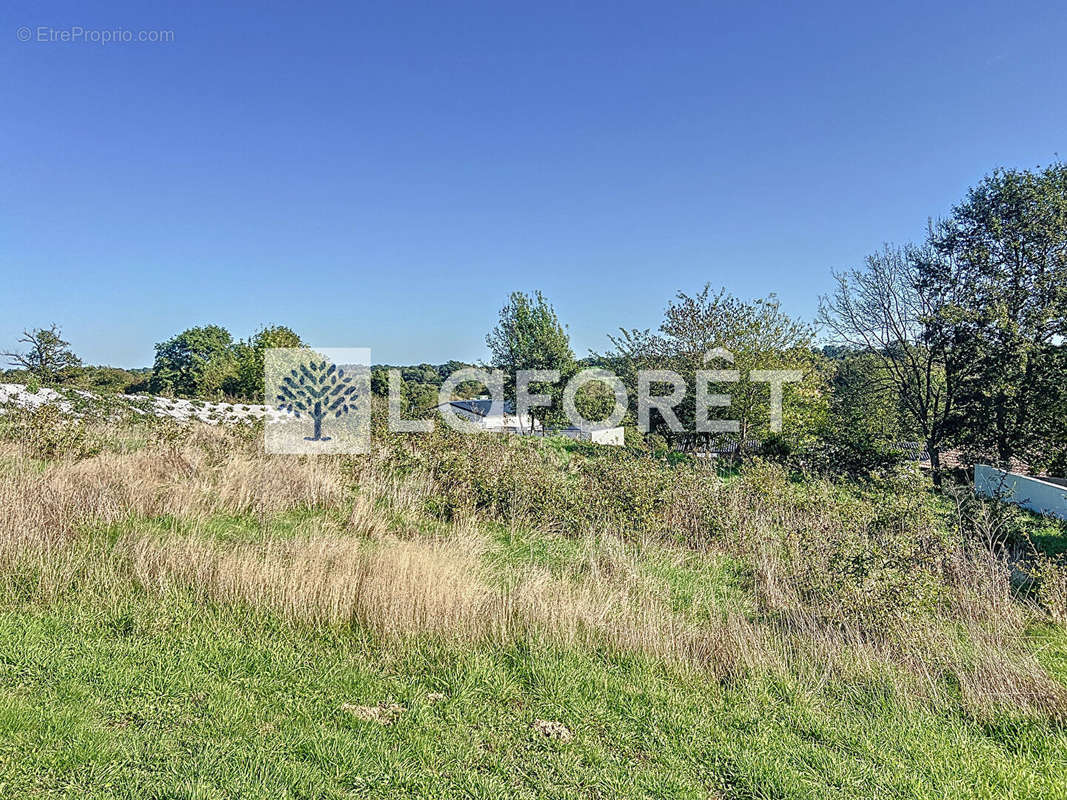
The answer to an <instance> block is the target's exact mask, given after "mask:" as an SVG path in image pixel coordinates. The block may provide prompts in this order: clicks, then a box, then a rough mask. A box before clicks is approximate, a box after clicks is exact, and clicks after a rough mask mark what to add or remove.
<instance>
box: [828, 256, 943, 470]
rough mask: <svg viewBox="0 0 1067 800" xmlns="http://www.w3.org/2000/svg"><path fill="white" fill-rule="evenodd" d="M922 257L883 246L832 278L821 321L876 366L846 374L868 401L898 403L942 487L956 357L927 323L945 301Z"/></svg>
mask: <svg viewBox="0 0 1067 800" xmlns="http://www.w3.org/2000/svg"><path fill="white" fill-rule="evenodd" d="M926 258H927V256H926V255H925V254H924V253H922V252H920V251H918V250H916V249H915V248H910V249H904V250H902V249H899V248H891V247H888V246H887V247H885V248H884V249H883V250H882V252H880V253H875V254H873V255H871V256H868V257H867V259H866V262H865V264H864V266H863V267H862V268H859V269H853V270H850V271H848V272H844V273H835V274H834V278H835V279H836V281H837V288H836V290H835V291H834V293H833V294H832V295H830V296H828V297H823V298H821V299H820V304H819V319H820V321H821V322H822V324H823V325H825V326H826V328H827V330H828V331H829V333H830V335H831V336H832V337H833V339H834V341H835V343H837V344H839V345H845V346H848V347H850V348H853V349H854V350H858V351H860V352H862V353H864V354H865V355H867V356H869V357H870V358H872V359H875V360H876V361H877V365H878V368H876V369H875V368H867V369H864V370H862V371H859V372H853V373H852V376H851V377H853V378H855V379H856V380H857V383H858V388H860V389H861V390H862V391H864V392H865V393H867V394H868V395H870V396H874V397H877V396H879V395H881V396H883V397H884V396H885V393H891V395H890V396H891V397H895V398H896V399H897V401H898V402H899V405H900V408H901V410H902V412H903V414H904V415H905V418H906V420H907V425H908V426H909V427H912V428H914V430H915V431H916V432H917V433H918V434H919V436H920V437H921V439H922V442H923V444H924V445H925V446H926V449H927V451H928V452H929V454H930V461H931V465H932V467H933V475H934V480H935V482H939V481H940V480H941V469H940V452H941V449H942V448H943V447H944V445H945V442H946V440H947V437H948V434H949V426H948V419H949V417H950V415H951V414H952V413H953V411H954V394H955V390H956V386H955V384H954V383H953V382H952V381H950V380H947V379H946V369H947V366H946V364H947V361H948V360H949V359H951V358H952V357H953V353H952V351H951V350H950V349H949V348H947V346H946V342H945V340H944V338H943V337H942V336H939V335H937V333H936V331H932V330H931V329H930V326H929V322H930V320H931V319H933V318H934V317H935V316H936V314H937V313H939V309H940V308H941V305H942V298H941V297H940V295H939V294H938V293H937V292H935V291H933V290H931V289H930V288H929V286H928V285H927V284H926V282H925V281H923V280H922V274H921V271H920V264H921V263H923V261H924V260H925V259H926ZM861 438H862V437H861Z"/></svg>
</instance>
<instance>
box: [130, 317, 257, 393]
mask: <svg viewBox="0 0 1067 800" xmlns="http://www.w3.org/2000/svg"><path fill="white" fill-rule="evenodd" d="M236 374H237V361H236V357H235V355H234V352H233V337H231V336H230V332H229V331H228V330H226V329H225V328H222V327H220V326H218V325H206V326H204V327H200V328H189V329H188V330H186V331H183V332H182V333H179V334H178V335H177V336H175V337H174V338H173V339H168V340H167V341H165V342H161V343H160V344H157V345H156V359H155V363H154V365H153V366H152V379H151V382H150V386H151V389H152V391H153V392H154V393H167V392H170V393H172V394H174V395H176V396H179V397H196V396H201V397H203V396H209V395H215V394H218V393H219V392H221V391H222V389H223V388H224V387H225V386H227V385H229V384H230V383H231V382H232V381H233V379H234V377H235V376H236Z"/></svg>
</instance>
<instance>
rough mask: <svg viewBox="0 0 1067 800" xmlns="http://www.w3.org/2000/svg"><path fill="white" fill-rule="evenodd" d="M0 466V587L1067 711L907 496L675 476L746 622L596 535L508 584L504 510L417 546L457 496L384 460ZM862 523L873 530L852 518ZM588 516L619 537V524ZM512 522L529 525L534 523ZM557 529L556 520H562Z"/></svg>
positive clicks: (146, 456) (478, 515) (694, 528)
mask: <svg viewBox="0 0 1067 800" xmlns="http://www.w3.org/2000/svg"><path fill="white" fill-rule="evenodd" d="M490 455H491V453H490ZM0 462H2V463H3V465H4V466H3V472H2V477H3V480H2V481H0V574H9V573H12V572H13V571H16V570H24V571H25V570H26V569H29V570H30V571H35V574H36V576H37V595H38V596H39V597H45V598H54V597H59V596H61V595H62V594H63V592H64V591H65V590H68V589H69V587H71V586H73V585H75V584H77V585H79V586H84V585H86V583H87V582H91V581H92V580H93V579H98V580H100V581H102V582H110V584H109V585H113V586H121V584H122V582H123V581H126V582H128V583H129V584H131V585H138V586H140V587H143V588H146V589H148V590H149V591H151V592H155V593H160V594H166V593H169V592H173V591H179V592H182V593H185V594H191V595H193V596H194V597H197V598H199V600H201V601H202V602H210V603H233V604H241V605H247V606H251V607H254V608H261V609H267V610H270V611H273V612H275V613H278V614H280V615H282V616H284V617H286V618H288V619H291V620H294V621H306V622H313V623H322V624H330V625H348V624H355V625H359V626H360V627H362V628H365V629H368V630H372V631H375V632H376V633H378V634H379V635H381V636H383V637H387V638H388V637H403V636H408V635H411V634H429V635H435V636H443V637H448V638H450V639H455V640H458V641H462V642H470V643H474V642H509V641H515V640H519V639H533V640H536V641H543V642H551V643H556V644H561V645H570V646H586V647H603V648H609V649H623V650H627V651H634V652H640V653H645V654H648V655H649V656H653V657H656V658H663V659H670V660H672V661H675V662H677V663H680V664H684V665H687V666H689V667H692V668H694V669H699V670H702V671H704V672H706V673H708V674H709V676H710V677H712V678H716V679H723V678H726V677H730V676H737V675H740V674H744V673H747V672H753V671H757V672H771V673H776V674H780V675H783V676H788V677H791V678H792V679H799V680H802V681H803V682H805V683H806V684H807V685H810V686H819V685H823V684H825V683H827V682H842V681H845V682H847V681H848V680H850V679H853V678H864V679H869V678H872V677H877V678H879V679H887V680H889V681H891V682H892V683H893V684H894V685H895V686H897V687H898V688H899V689H900V690H901V692H902V693H903V694H904V695H906V696H913V697H925V698H928V699H935V700H939V701H951V702H956V699H955V698H956V697H957V695H958V698H959V700H960V701H961V702H962V704H963V705H964V706H965V707H966V708H967V709H970V710H972V711H974V712H976V713H985V712H990V711H996V710H1004V709H1009V710H1013V711H1021V712H1024V713H1033V714H1042V715H1048V714H1051V715H1054V716H1060V717H1062V716H1064V715H1065V714H1067V689H1065V688H1064V687H1063V686H1062V685H1060V684H1058V683H1057V682H1055V681H1054V680H1053V679H1052V678H1051V677H1049V676H1048V674H1047V673H1046V672H1045V671H1044V670H1043V669H1042V668H1041V667H1040V665H1039V664H1038V663H1037V662H1036V661H1035V660H1034V659H1033V657H1032V656H1031V655H1030V654H1029V653H1028V651H1027V649H1026V647H1025V645H1024V643H1023V642H1022V640H1021V631H1022V630H1023V629H1024V628H1025V626H1026V624H1027V623H1028V621H1030V620H1031V619H1032V618H1033V615H1034V614H1035V613H1036V611H1035V609H1034V608H1032V607H1029V606H1027V605H1025V604H1022V603H1020V602H1019V601H1018V600H1017V599H1016V598H1014V597H1013V595H1012V591H1011V586H1010V583H1009V581H1008V580H1007V575H1008V572H1007V571H1006V568H1005V565H1004V564H1003V563H1000V561H998V557H997V556H996V554H995V553H993V552H991V551H983V550H981V549H979V548H973V547H972V548H967V547H962V546H957V545H953V544H952V543H948V542H946V541H944V536H943V534H942V533H936V535H935V532H933V531H932V530H931V531H926V530H918V531H915V530H912V529H910V528H909V524H910V523H909V522H908V521H909V520H910V521H912V522H913V521H914V520H915V519H919V520H922V517H921V514H920V515H919V516H918V517H916V516H915V515H916V514H917V513H919V512H917V511H916V509H914V508H910V507H905V506H906V503H907V502H910V501H906V500H902V501H901V502H902V503H904V504H905V506H902V507H901V508H898V509H890V510H889V511H887V510H886V509H877V508H875V509H872V508H867V507H865V506H856V507H855V508H853V507H846V508H844V509H842V508H840V507H838V506H837V505H835V503H837V502H838V501H837V500H836V499H835V498H834V497H833V496H831V495H829V494H827V495H825V496H822V495H818V494H816V495H815V496H813V497H808V498H799V499H798V498H797V497H795V496H789V495H787V494H786V493H785V492H784V489H783V485H782V484H781V483H780V482H779V481H778V479H777V478H775V477H774V476H773V475H770V476H768V475H766V474H764V475H761V474H760V472H759V470H754V471H753V473H752V477H751V478H746V479H744V480H741V481H737V482H734V483H732V484H730V485H728V486H727V485H716V486H714V487H713V494H710V495H709V494H697V493H696V492H695V491H689V490H690V489H691V487H692V486H693V485H694V484H693V483H691V482H690V483H685V482H683V483H682V485H684V486H685V487H687V493H686V494H674V495H673V496H672V497H671V501H670V503H669V504H668V506H667V508H668V517H669V518H672V519H673V518H678V519H679V520H681V518H683V517H684V519H685V522H684V525H685V526H686V535H685V537H684V538H685V539H686V541H688V542H689V544H690V546H693V545H699V546H701V547H704V548H706V549H709V550H711V549H715V550H720V551H722V552H724V553H727V554H729V555H730V556H732V557H734V558H736V559H738V560H739V561H740V562H742V563H744V564H745V565H747V568H748V569H749V571H750V580H751V587H750V589H751V592H752V595H753V600H754V605H753V607H752V608H738V607H735V606H733V605H731V604H729V603H724V604H722V605H720V606H718V607H716V608H715V609H713V610H712V613H709V614H708V615H707V618H706V619H703V620H694V619H693V618H691V617H687V616H686V615H684V614H679V613H676V612H674V611H673V610H672V606H671V599H670V591H669V587H667V586H665V585H664V584H663V583H662V581H659V580H656V579H653V578H651V577H650V576H649V575H648V573H647V571H646V570H645V569H644V568H643V565H642V561H641V559H642V555H641V550H642V547H641V545H640V543H635V542H634V540H633V539H632V537H631V538H629V539H627V538H625V537H622V536H619V535H617V534H615V533H614V532H613V531H612V530H610V528H608V529H607V530H602V531H598V534H599V535H597V536H595V537H593V536H590V537H589V541H590V542H591V543H592V544H590V545H589V546H588V547H587V548H586V552H585V553H584V555H583V558H584V559H585V563H584V564H583V565H582V566H583V567H584V568H583V569H576V570H574V571H573V572H572V573H571V574H562V575H561V574H553V573H550V572H549V571H547V570H544V569H529V570H527V571H526V572H525V573H524V574H523V575H522V576H521V577H520V578H519V579H518V580H517V581H510V582H509V581H504V580H502V579H501V576H500V575H499V574H495V573H493V572H492V571H491V570H490V569H489V568H488V566H487V560H486V559H485V558H483V557H482V551H483V550H484V549H485V548H486V547H487V546H488V545H487V543H486V540H485V539H484V538H483V535H482V534H481V533H480V531H481V530H482V526H481V523H482V522H483V521H484V519H483V518H484V517H486V516H490V517H491V516H493V515H497V516H496V519H497V520H498V521H499V520H500V516H499V513H500V508H499V500H494V505H492V506H491V507H481V508H480V507H479V505H478V504H477V503H471V504H469V506H467V507H466V508H463V509H460V508H458V507H457V506H456V504H455V503H452V504H451V505H450V506H449V511H448V513H447V514H446V515H445V516H446V517H447V519H448V522H447V524H441V519H442V518H441V517H436V518H435V519H436V522H437V524H436V525H435V526H429V527H432V528H434V530H435V533H433V534H425V533H424V534H416V533H414V532H413V530H414V528H415V527H416V523H420V522H421V523H425V522H426V520H427V518H428V514H429V515H431V516H432V514H433V510H434V507H435V503H436V500H435V498H438V497H440V496H441V495H445V496H448V497H452V498H453V499H454V498H455V497H457V496H458V494H457V491H458V490H457V489H456V486H455V485H453V486H451V487H447V488H445V489H442V488H441V486H440V484H439V476H438V475H435V474H434V473H433V472H432V471H431V470H429V469H426V468H425V467H424V466H420V465H418V464H415V466H414V467H412V468H409V469H398V468H397V465H396V464H395V462H394V459H393V455H391V454H388V453H385V454H381V453H379V454H377V455H376V456H374V457H372V458H369V459H364V460H361V461H359V462H354V461H347V460H345V459H341V458H321V459H309V458H297V457H293V458H286V457H266V456H264V455H263V454H262V453H260V452H258V451H257V449H256V448H255V446H254V445H250V444H249V443H248V442H247V441H243V440H240V439H238V438H237V437H235V436H233V435H232V434H229V433H227V432H226V431H225V430H221V429H215V428H207V427H203V428H192V429H190V432H189V433H188V434H187V435H185V436H183V437H182V438H181V439H179V440H176V441H165V442H156V443H153V444H150V445H149V446H147V447H145V448H143V449H141V450H137V451H134V452H106V451H105V452H102V453H100V454H98V455H95V456H92V457H90V458H83V459H81V460H59V461H56V462H53V463H50V464H48V465H47V466H45V467H43V468H42V467H41V465H40V463H39V462H37V461H36V460H34V459H31V458H29V457H28V456H27V454H26V453H25V451H24V449H23V448H21V447H20V446H18V445H10V444H9V445H6V446H5V447H4V449H3V450H2V451H0ZM579 477H580V476H579ZM520 478H521V476H511V477H510V478H509V479H510V480H516V481H518V480H519V479H520ZM655 480H656V481H659V482H660V483H657V486H659V485H660V484H661V483H662V479H661V477H660V476H655ZM572 484H574V485H577V486H581V482H580V480H577V479H576V480H574V481H572ZM494 491H499V489H494ZM524 491H525V490H524ZM628 491H629V494H628V495H626V498H627V499H626V502H628V503H630V504H631V505H632V506H633V507H634V508H636V509H638V510H639V511H641V513H646V514H648V513H652V511H650V510H649V508H648V505H647V503H646V500H647V497H649V496H652V495H651V494H649V493H642V492H641V491H639V490H638V489H633V488H632V487H631V489H630V490H628ZM656 491H660V489H657V490H656ZM712 496H713V497H714V498H715V504H714V508H713V510H712V511H710V512H709V502H708V498H709V497H712ZM580 501H581V497H580V495H579V496H578V497H577V498H576V501H575V502H576V504H577V503H579V502H580ZM589 502H590V505H592V506H596V504H597V503H598V502H600V501H598V500H596V499H594V498H590V501H589ZM841 502H844V501H841ZM428 506H430V508H429V510H428ZM299 508H314V509H318V510H325V511H327V512H330V513H329V514H328V515H326V516H325V517H323V516H322V515H320V516H318V517H316V518H314V519H312V520H311V521H309V522H308V524H307V525H308V526H307V527H306V528H304V529H301V530H299V531H298V532H297V534H296V535H295V536H294V537H292V538H288V539H277V538H274V539H272V538H263V539H262V540H257V541H254V542H237V543H234V542H229V543H227V542H220V541H214V540H212V539H210V538H209V537H206V536H203V535H199V534H198V530H197V529H198V527H200V526H206V525H207V524H208V523H209V522H210V520H211V519H212V518H213V517H215V516H217V515H220V514H225V515H252V516H255V517H258V518H259V519H260V520H262V521H264V523H266V522H268V521H269V520H270V519H271V518H272V517H273V516H275V515H277V514H279V513H283V512H286V511H290V510H293V509H299ZM653 510H654V509H653ZM709 514H711V516H708V515H709ZM857 515H858V516H860V517H862V516H863V515H869V516H870V519H861V520H860V523H862V524H859V525H857V523H856V517H857ZM161 516H172V517H179V518H181V519H182V520H183V522H184V523H185V524H184V525H183V526H182V530H183V531H185V532H184V533H181V534H178V533H172V534H170V535H163V534H160V533H159V532H158V526H157V527H156V528H155V529H153V530H152V531H147V530H145V529H144V526H139V524H138V522H139V521H142V520H145V519H146V518H153V517H161ZM694 518H695V519H697V520H699V524H698V522H696V521H694ZM505 519H507V517H505ZM595 519H597V520H598V521H599V523H601V524H602V525H604V526H610V525H611V522H612V519H613V517H612V516H611V515H610V514H605V515H604V516H603V517H595ZM512 521H514V518H513V517H512ZM523 521H524V524H527V525H536V524H537V520H536V518H533V517H532V516H531V515H524V516H523ZM547 524H548V527H549V528H550V529H553V530H558V528H559V523H558V519H556V518H553V519H551V520H549V521H548V523H547ZM679 524H682V523H681V521H679ZM931 524H932V521H931ZM104 526H117V527H118V528H119V529H120V530H121V531H122V535H121V536H120V537H119V538H118V540H117V542H115V543H113V544H108V541H109V540H107V539H104V538H102V537H95V538H93V537H91V536H87V535H86V531H89V530H90V529H99V528H101V527H104ZM423 527H427V526H425V525H424V526H423ZM701 527H703V528H704V529H706V530H705V538H704V539H703V540H699V539H698V536H697V534H698V531H699V530H700V529H701ZM920 527H921V526H920ZM708 531H711V532H712V533H714V535H711V534H709V533H708ZM857 531H858V532H859V533H857ZM630 532H632V531H630ZM857 537H858V538H857ZM872 537H873V538H874V539H877V540H878V541H876V542H873V543H872V541H870V539H871V538H872ZM872 553H875V554H879V553H881V554H883V556H884V558H885V561H884V563H883V562H877V563H875V564H874V565H873V567H872V565H871V564H869V563H867V562H863V564H864V569H865V570H868V572H865V573H864V574H863V575H862V576H861V577H859V578H857V577H856V576H854V575H851V574H849V575H846V574H843V573H841V572H840V569H841V565H842V564H846V565H847V564H850V563H852V561H854V560H857V559H859V560H860V561H862V560H863V559H867V561H869V560H870V558H871V557H872V556H871V554H872ZM835 570H836V571H837V572H836V573H835ZM872 575H873V576H875V577H874V578H872V577H871V576H872ZM887 576H888V577H887Z"/></svg>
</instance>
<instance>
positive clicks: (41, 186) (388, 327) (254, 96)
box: [0, 0, 1067, 366]
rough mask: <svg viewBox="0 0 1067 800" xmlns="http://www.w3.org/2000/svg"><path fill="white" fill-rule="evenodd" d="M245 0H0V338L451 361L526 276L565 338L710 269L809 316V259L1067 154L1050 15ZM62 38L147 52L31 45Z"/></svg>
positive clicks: (972, 5)
mask: <svg viewBox="0 0 1067 800" xmlns="http://www.w3.org/2000/svg"><path fill="white" fill-rule="evenodd" d="M272 5H273V6H274V7H273V8H271V7H268V5H267V4H265V3H255V4H252V3H249V4H247V5H244V6H243V7H241V6H239V5H237V4H231V3H223V2H219V0H211V1H210V2H192V1H190V0H185V1H183V2H175V3H173V4H169V6H168V5H167V4H163V3H156V2H145V1H144V0H138V1H137V2H130V3H118V2H114V3H94V2H88V1H87V0H78V1H77V2H69V3H54V2H48V0H34V1H33V2H21V1H16V2H13V3H12V2H10V0H9V2H5V3H3V5H2V9H0V42H2V45H0V76H2V77H0V170H2V172H0V175H2V178H0V350H4V349H9V348H10V347H11V346H13V345H14V339H15V337H16V335H17V333H18V331H19V330H21V329H22V328H23V327H26V326H37V325H45V324H47V323H49V322H52V321H55V322H58V323H60V324H61V325H62V327H63V329H64V332H65V333H66V335H67V338H69V339H70V340H71V341H72V342H73V344H74V345H75V349H76V350H77V351H78V352H79V353H80V354H81V355H82V356H83V358H84V359H85V360H86V361H88V362H91V363H111V364H115V365H119V366H142V365H147V364H150V363H151V360H152V354H153V345H154V343H155V342H158V341H161V340H164V339H166V338H169V337H170V336H172V335H173V334H175V333H176V332H178V331H179V330H181V329H183V328H185V327H189V326H191V325H196V324H206V323H219V324H222V325H225V326H227V327H228V328H229V329H230V330H231V331H232V332H233V333H234V335H235V336H238V337H241V336H246V335H248V334H249V333H251V332H252V331H253V330H254V329H256V328H257V327H259V326H260V325H262V324H265V323H283V324H288V325H290V326H292V327H294V328H295V329H296V330H297V331H298V332H299V333H301V334H302V335H303V336H304V337H305V339H307V340H309V341H310V342H311V343H312V344H315V345H319V346H369V347H371V348H373V351H374V360H375V361H376V362H393V363H398V362H399V363H408V362H419V361H429V362H440V361H444V360H447V359H449V358H457V359H467V360H474V359H478V358H482V357H484V356H485V354H486V353H485V346H484V336H485V333H486V331H487V330H488V329H489V328H490V327H491V325H492V324H493V323H494V321H495V317H496V312H497V310H498V309H499V307H500V306H501V305H503V303H504V301H505V299H506V296H507V293H508V292H510V291H512V290H515V289H525V290H532V289H537V288H539V289H541V290H543V291H544V292H545V293H546V294H547V296H548V297H549V299H550V300H551V301H552V302H553V303H554V304H555V306H556V308H557V310H558V312H559V314H560V317H561V318H562V320H563V321H564V322H565V323H567V324H568V326H569V329H570V332H571V336H572V342H573V344H574V346H575V350H576V352H578V353H579V355H584V354H585V352H586V351H587V350H588V349H589V348H593V349H598V350H599V349H603V348H604V347H605V346H606V344H607V339H606V334H607V333H609V332H612V331H614V330H615V329H616V328H618V327H619V326H626V327H642V328H643V327H655V326H656V325H657V324H658V322H659V319H660V316H661V312H662V310H663V307H664V305H665V303H666V301H667V300H668V299H669V298H670V297H671V295H673V294H674V292H676V291H678V290H685V291H695V290H697V289H699V288H700V287H701V286H702V285H703V284H704V283H705V282H709V281H710V282H711V283H712V284H713V285H716V286H718V285H725V286H726V287H728V288H729V289H730V290H731V291H733V292H734V293H736V294H738V295H740V296H743V297H755V296H762V295H764V294H766V293H768V292H772V291H773V292H776V293H777V294H778V295H779V297H780V298H781V299H782V301H783V305H784V306H785V308H786V309H787V310H788V311H790V312H791V313H793V314H795V315H797V316H800V317H805V318H809V319H810V318H811V317H812V316H813V315H814V311H815V307H816V304H817V298H818V295H819V294H820V293H824V292H825V291H827V289H828V288H829V278H830V270H831V269H833V268H842V267H847V266H849V265H851V264H854V263H856V262H858V261H859V260H860V259H861V258H862V257H863V256H864V255H865V254H866V253H868V252H871V251H872V250H875V249H877V248H878V247H879V246H880V245H881V244H882V243H883V242H885V241H894V242H902V241H906V240H909V239H917V238H920V237H921V236H922V234H923V231H924V229H925V226H926V221H927V219H928V218H929V217H931V216H938V215H942V214H944V213H945V212H947V211H948V209H949V208H950V207H951V205H952V204H953V203H954V202H956V201H958V200H959V199H960V198H962V196H963V194H964V192H965V191H966V189H967V187H968V186H970V185H972V184H974V183H975V182H976V181H977V180H979V179H980V178H981V177H982V175H983V174H985V173H986V172H988V171H989V170H991V169H992V168H994V167H996V166H998V165H999V166H1019V167H1034V166H1037V165H1039V164H1047V163H1049V162H1050V161H1052V160H1054V159H1055V158H1056V156H1057V154H1058V155H1059V156H1061V157H1067V46H1065V42H1067V6H1065V5H1064V4H1061V3H1051V2H1047V3H1029V2H1021V3H1020V2H1015V3H1006V2H998V3H976V2H967V3H963V2H957V3H914V4H912V3H907V2H899V3H872V4H859V3H855V2H842V3H834V4H828V3H817V2H805V3H793V4H782V5H777V4H774V5H771V4H756V3H738V2H728V3H726V2H724V3H684V4H669V3H659V2H657V3H653V2H645V3H625V2H623V3H620V2H600V1H599V0H586V1H585V2H574V3H566V4H564V3H555V2H523V3H508V2H499V0H494V1H491V0H486V2H481V3H458V2H448V1H447V0H439V1H435V2H426V3H421V4H409V3H403V2H386V3H374V4H363V3H352V2H343V3H341V2H338V3H318V4H310V3H295V2H290V3H278V4H272ZM861 5H868V6H869V7H868V8H867V9H861V8H860V6H861ZM22 26H25V27H26V28H28V29H30V33H31V41H28V42H22V41H19V36H20V35H25V34H24V33H23V32H21V31H20V28H21V27H22ZM74 26H80V27H81V28H82V29H84V30H94V29H107V30H114V29H122V30H128V31H132V32H133V33H134V35H136V33H137V32H138V31H140V30H153V31H154V30H170V31H173V41H172V42H168V43H120V42H113V43H107V44H101V43H93V42H85V41H80V42H68V43H63V42H59V41H43V42H42V41H38V40H37V38H38V36H39V33H40V32H39V28H42V27H44V28H46V29H47V28H50V29H54V31H55V32H62V31H64V30H69V29H70V28H72V27H74ZM44 35H45V37H46V38H47V37H48V36H51V35H53V34H52V33H50V32H48V31H47V30H46V31H45V34H44ZM57 35H58V34H57Z"/></svg>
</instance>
